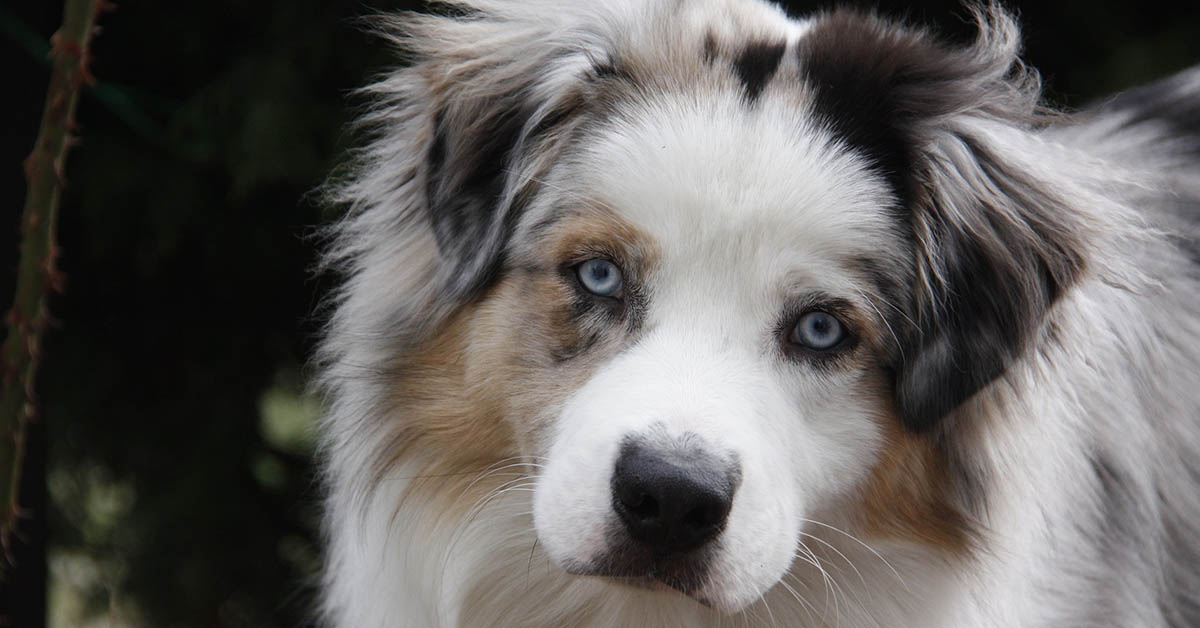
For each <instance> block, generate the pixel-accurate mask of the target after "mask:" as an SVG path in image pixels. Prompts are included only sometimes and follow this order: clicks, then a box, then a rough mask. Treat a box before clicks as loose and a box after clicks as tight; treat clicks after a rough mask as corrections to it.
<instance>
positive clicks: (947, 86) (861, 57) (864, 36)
mask: <svg viewBox="0 0 1200 628" xmlns="http://www.w3.org/2000/svg"><path fill="white" fill-rule="evenodd" d="M977 17H978V19H979V24H980V35H979V38H978V39H977V41H976V42H975V43H974V45H972V46H968V47H965V48H956V47H952V46H946V45H942V44H940V43H938V42H937V41H936V40H934V39H933V38H932V37H930V36H929V35H927V34H925V33H923V32H920V31H915V30H907V29H899V28H896V27H894V26H889V25H887V24H885V23H884V22H883V21H881V20H878V19H876V18H874V17H871V16H863V15H855V14H848V13H834V14H831V15H828V16H826V17H825V18H824V19H822V20H819V21H818V22H817V23H815V24H814V26H813V31H812V32H811V33H810V34H809V35H808V36H807V37H806V38H805V39H806V40H807V43H806V48H805V49H803V50H802V54H803V56H802V63H804V67H805V76H806V79H807V80H808V81H809V83H810V84H811V85H812V86H813V88H814V90H815V92H814V93H815V106H816V109H817V111H818V113H819V114H821V115H823V116H824V118H825V119H826V121H827V122H828V123H829V125H830V127H831V128H832V129H833V130H834V132H835V134H836V135H838V136H839V137H840V138H841V139H842V140H843V141H844V142H845V144H846V145H848V146H849V147H851V148H852V149H854V150H857V151H858V152H859V153H860V154H861V155H863V156H865V157H866V158H867V159H868V160H869V162H870V163H871V164H872V166H873V167H874V168H875V169H876V170H877V171H879V172H881V173H882V174H883V175H884V176H885V177H886V179H887V180H888V181H889V182H890V183H891V185H892V187H893V189H894V190H895V192H896V196H897V197H898V199H899V201H900V205H901V207H900V212H899V214H900V216H899V221H900V223H901V224H903V225H904V229H903V230H904V231H907V232H908V233H909V234H910V236H911V243H910V246H911V247H912V251H913V267H912V269H911V272H912V273H913V276H915V281H911V282H909V285H908V286H906V287H905V288H904V289H902V290H901V296H900V298H901V301H902V302H901V303H898V304H893V305H896V306H897V307H898V308H899V309H901V310H903V311H904V315H903V316H902V317H900V318H898V319H897V320H896V321H895V322H894V323H893V325H892V326H893V328H894V329H896V330H897V332H898V335H899V343H898V344H899V347H898V348H897V350H896V352H895V354H894V356H893V358H892V364H891V368H892V370H893V372H894V377H895V381H894V385H895V401H896V405H897V408H898V410H899V414H900V416H901V418H902V420H903V421H904V423H905V425H906V426H908V427H909V428H910V429H911V430H913V431H925V430H929V429H931V428H933V427H934V426H935V425H937V424H938V423H939V422H940V421H941V420H942V419H943V418H944V417H945V416H947V415H948V414H950V413H951V412H952V411H953V410H954V409H956V408H957V407H959V406H960V405H961V404H962V403H963V402H965V401H966V400H968V399H969V398H971V397H972V396H973V395H974V394H975V393H977V392H979V391H980V390H981V389H982V388H983V387H985V386H987V385H988V384H989V383H991V382H992V381H994V380H995V379H996V378H997V377H999V376H1000V375H1002V374H1003V373H1004V372H1005V370H1006V369H1007V368H1008V367H1009V365H1010V364H1012V362H1013V361H1014V360H1015V359H1017V357H1019V356H1020V355H1021V354H1022V352H1023V351H1025V349H1026V348H1028V346H1029V344H1030V341H1031V339H1033V338H1034V337H1035V336H1036V334H1038V333H1040V330H1041V328H1042V326H1043V324H1044V321H1045V318H1046V313H1047V311H1048V310H1049V308H1050V307H1051V305H1052V304H1053V303H1054V302H1055V299H1056V298H1057V297H1058V296H1059V295H1060V294H1061V293H1062V292H1063V290H1064V289H1065V288H1066V287H1068V286H1069V285H1070V284H1072V283H1073V282H1074V281H1075V280H1076V278H1077V277H1078V276H1079V274H1080V273H1081V271H1082V266H1083V255H1082V252H1081V251H1082V247H1081V245H1080V244H1079V243H1078V242H1077V241H1076V238H1078V237H1079V234H1080V233H1081V230H1082V227H1081V226H1080V225H1079V224H1078V222H1079V220H1080V219H1079V215H1078V213H1077V212H1074V211H1072V209H1071V207H1070V206H1069V204H1068V203H1065V202H1063V201H1062V200H1060V199H1059V198H1058V196H1057V195H1056V193H1055V192H1054V191H1053V190H1054V186H1053V185H1051V184H1048V183H1046V182H1043V181H1041V180H1039V177H1038V175H1037V174H1036V173H1035V168H1032V167H1031V166H1030V164H1028V163H1027V162H1026V160H1024V159H1023V158H1022V157H1021V156H1020V155H1019V154H1016V151H1019V149H1015V148H1012V147H1009V146H1006V145H1005V141H1006V140H1004V139H1003V138H1004V137H1006V134H1007V136H1008V137H1014V136H1015V135H1014V134H1016V135H1021V134H1026V133H1028V132H1029V131H1031V130H1033V128H1034V125H1036V124H1037V117H1038V113H1037V112H1038V109H1037V98H1038V93H1039V86H1038V84H1037V78H1036V76H1034V75H1032V74H1028V73H1025V72H1024V70H1023V68H1022V67H1021V65H1020V63H1019V61H1018V60H1017V42H1018V35H1017V29H1016V26H1015V25H1014V23H1013V22H1012V20H1011V18H1009V17H1008V16H1007V15H1005V14H1004V13H1003V12H1002V11H1000V10H999V9H998V8H995V7H992V8H991V9H988V10H981V11H979V12H978V13H977ZM1023 136H1024V137H1027V135H1023Z"/></svg>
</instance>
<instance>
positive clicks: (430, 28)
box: [326, 0, 602, 329]
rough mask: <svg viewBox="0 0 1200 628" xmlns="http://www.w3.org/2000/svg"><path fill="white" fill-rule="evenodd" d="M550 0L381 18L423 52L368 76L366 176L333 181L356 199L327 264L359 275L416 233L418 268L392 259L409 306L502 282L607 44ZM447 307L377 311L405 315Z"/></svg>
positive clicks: (411, 249) (433, 316)
mask: <svg viewBox="0 0 1200 628" xmlns="http://www.w3.org/2000/svg"><path fill="white" fill-rule="evenodd" d="M544 4H545V5H550V4H553V3H552V2H538V1H533V2H528V3H526V4H524V5H514V6H508V4H507V3H504V2H498V1H492V0H474V1H472V2H469V3H467V2H461V3H460V2H446V3H443V4H442V5H441V6H442V8H443V9H444V10H446V11H450V12H455V13H456V14H455V15H452V16H451V15H428V14H402V15H397V16H390V17H386V16H380V17H377V18H376V19H375V20H374V21H373V25H374V26H375V28H376V29H377V31H378V33H379V34H380V35H381V36H382V37H384V38H385V39H388V40H390V41H391V42H392V43H393V44H394V45H395V46H396V47H397V48H398V49H399V50H400V51H402V53H403V54H404V55H405V56H406V57H407V58H408V59H409V64H408V65H407V66H406V67H405V68H403V69H401V70H398V71H396V72H394V73H392V74H390V75H388V76H385V77H384V78H382V80H380V81H378V82H377V83H375V84H374V85H372V86H370V87H368V88H366V89H365V90H363V91H364V95H365V96H367V97H368V98H370V100H371V102H372V109H371V110H369V111H367V112H365V115H363V116H362V117H361V118H360V121H359V124H360V128H361V129H362V130H364V131H365V132H366V134H367V140H368V141H367V143H366V146H365V148H363V149H360V150H359V152H358V154H357V155H356V157H357V159H356V160H355V162H354V163H352V164H351V165H350V167H349V168H347V172H348V173H352V175H353V178H343V179H340V180H336V181H334V182H333V183H332V184H331V185H330V186H329V187H328V188H327V191H328V192H329V196H330V198H329V200H330V201H331V202H332V203H334V204H339V205H343V206H349V212H348V214H347V217H346V219H345V220H343V222H342V223H341V224H339V225H337V227H336V228H335V229H334V230H333V232H334V234H335V235H336V237H337V238H339V242H338V243H337V245H336V246H333V247H330V250H332V251H335V252H336V253H337V255H336V256H332V257H331V258H328V259H327V260H326V263H327V264H329V265H332V266H334V267H340V268H342V269H343V270H345V271H346V273H347V275H348V276H355V275H356V271H355V269H357V268H361V269H376V270H377V271H378V269H380V268H385V267H386V265H387V262H386V261H384V260H380V261H378V262H377V263H371V262H369V261H368V260H366V259H365V257H364V256H368V255H371V254H372V252H378V251H393V250H396V248H397V247H401V246H403V247H404V249H405V250H406V251H407V252H408V256H407V258H406V259H408V261H409V264H408V265H409V268H404V269H399V268H396V269H392V270H391V272H392V273H393V274H394V275H396V277H397V279H396V280H395V281H393V283H397V282H399V284H400V285H409V286H411V288H409V290H410V292H409V293H408V294H406V295H405V298H404V299H402V300H400V299H398V300H397V301H403V302H404V303H406V304H408V305H407V306H406V307H409V308H411V307H413V306H414V305H413V304H417V305H416V306H417V307H429V308H433V309H439V308H440V309H442V310H446V309H448V305H447V304H454V303H461V302H463V301H464V300H466V299H469V298H471V297H472V296H474V295H475V294H477V293H478V292H479V291H480V290H481V289H483V288H485V287H486V286H487V285H489V283H490V281H491V280H492V279H493V278H494V277H495V275H496V273H497V271H498V269H499V268H500V266H501V264H502V255H503V249H504V245H505V242H506V240H507V238H508V235H509V231H510V230H511V228H512V226H513V224H514V223H515V217H516V216H517V215H518V214H519V212H520V210H521V204H522V202H523V201H525V200H527V196H528V194H527V192H528V191H529V189H530V187H531V186H530V183H531V181H534V180H536V178H537V175H538V173H539V172H540V169H541V168H544V167H545V164H548V163H550V162H551V161H552V160H553V158H555V157H556V156H557V153H556V152H555V145H556V143H557V144H561V142H559V141H558V140H560V139H561V138H562V137H564V136H565V135H566V134H567V133H568V132H569V129H570V128H572V127H573V126H574V125H575V124H577V121H578V120H577V118H578V117H579V116H576V115H573V114H575V113H578V112H579V111H580V110H581V109H582V104H583V102H584V99H583V96H582V93H583V92H582V90H583V89H584V88H585V87H586V84H587V81H588V78H589V77H590V76H592V75H593V74H594V70H593V67H594V65H595V61H594V60H595V59H596V58H597V57H599V56H600V55H599V54H598V53H597V52H595V51H596V50H601V49H602V47H601V45H600V41H599V40H600V37H599V36H598V35H596V34H594V33H587V32H580V31H573V30H572V25H570V24H563V23H557V22H555V21H553V20H548V19H546V16H555V15H556V14H555V12H554V11H553V10H552V7H549V6H543V5H544ZM431 247H432V250H431ZM426 250H430V252H431V253H432V255H430V256H429V257H428V258H424V257H422V256H420V255H417V254H416V252H417V251H426ZM418 262H419V263H418ZM378 272H383V271H378ZM377 301H379V302H382V301H384V300H383V299H378V300H377ZM397 307H399V305H397ZM445 313H446V312H445V311H441V312H437V311H433V310H430V311H425V312H412V311H404V312H397V313H394V314H393V315H390V316H381V317H365V318H380V319H381V320H383V319H387V320H389V321H390V322H389V326H391V327H396V325H395V324H394V323H395V321H397V320H411V319H414V318H419V319H425V320H428V321H430V322H436V320H437V319H438V318H439V317H440V316H444V315H445ZM358 318H359V319H363V318H364V317H363V316H361V315H360V316H359V317H358ZM405 327H407V328H410V329H412V328H419V327H424V325H416V324H414V325H407V326H405Z"/></svg>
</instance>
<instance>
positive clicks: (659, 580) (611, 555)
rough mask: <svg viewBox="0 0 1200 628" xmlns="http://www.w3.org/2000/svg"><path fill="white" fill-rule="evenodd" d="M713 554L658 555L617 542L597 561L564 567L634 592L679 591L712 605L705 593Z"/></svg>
mask: <svg viewBox="0 0 1200 628" xmlns="http://www.w3.org/2000/svg"><path fill="white" fill-rule="evenodd" d="M714 554H715V550H714V548H710V547H702V548H699V549H696V550H693V551H691V552H687V553H682V554H671V555H662V554H655V553H654V552H651V551H649V550H648V549H647V548H645V547H644V546H641V545H639V544H635V543H629V542H618V543H614V544H612V546H610V549H609V550H608V551H607V552H605V553H604V554H603V555H602V556H600V557H599V558H597V559H594V560H592V561H590V562H588V563H577V564H571V565H566V566H565V568H566V570H567V572H568V573H572V574H575V575H580V576H597V577H603V578H605V579H607V580H609V581H611V582H614V583H617V584H621V585H624V586H629V587H634V588H638V589H647V590H653V591H663V592H666V591H675V592H679V593H682V594H684V595H686V596H688V597H690V598H692V599H694V600H696V601H697V602H700V603H701V604H704V605H705V606H712V602H711V601H710V600H709V598H708V596H707V595H705V592H706V587H707V585H709V583H710V577H709V572H710V565H711V563H712V560H713V555H714Z"/></svg>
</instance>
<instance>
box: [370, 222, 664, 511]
mask: <svg viewBox="0 0 1200 628" xmlns="http://www.w3.org/2000/svg"><path fill="white" fill-rule="evenodd" d="M539 251H542V252H543V253H542V255H544V257H542V258H541V259H538V260H537V263H536V264H534V265H532V267H531V268H526V269H519V268H518V269H512V270H510V271H509V272H507V273H506V274H505V275H504V277H503V278H502V279H501V280H500V282H499V283H498V284H497V285H495V286H494V287H493V288H492V289H491V290H489V291H488V292H487V293H486V294H485V295H484V296H483V297H481V298H480V299H479V300H478V301H476V302H474V303H472V304H469V305H466V306H464V307H463V308H462V309H460V310H459V311H458V312H457V313H456V314H455V315H454V316H452V317H451V318H450V319H448V320H447V322H446V323H445V324H444V325H443V326H442V327H441V328H440V329H439V330H438V331H437V332H436V333H435V334H433V335H432V336H431V337H430V339H429V340H428V341H426V342H425V343H423V344H422V345H420V346H419V347H417V348H415V349H414V350H413V351H412V352H411V353H410V354H408V355H407V356H406V357H405V359H404V361H403V364H402V366H401V368H400V370H399V373H400V375H399V377H398V378H397V380H396V383H395V384H394V387H393V396H392V399H393V402H394V408H393V412H392V415H393V416H395V417H397V419H396V423H395V424H393V425H389V426H387V427H386V428H385V429H387V430H389V436H390V437H389V438H386V439H384V442H386V445H385V446H384V447H383V448H382V451H381V453H380V455H379V456H378V457H377V459H378V460H379V465H378V466H379V468H378V469H377V470H376V471H377V475H378V476H379V477H381V478H382V477H384V476H386V473H387V471H388V469H390V468H393V467H394V466H395V465H396V464H397V462H398V461H400V460H402V459H404V458H405V457H406V456H409V455H413V454H417V453H419V454H420V458H421V459H424V460H428V461H429V462H428V463H427V465H426V468H424V469H422V470H421V476H422V479H421V480H420V481H417V482H414V483H413V484H412V485H411V488H410V493H415V492H420V493H421V498H422V499H439V500H447V502H446V506H447V509H448V510H449V511H452V512H455V513H461V512H462V510H463V509H466V508H469V507H470V506H471V504H473V503H475V502H476V500H477V499H479V498H482V497H484V496H486V495H487V493H488V491H493V490H497V489H498V488H499V487H501V486H502V485H503V484H504V483H505V482H512V481H520V480H521V479H522V477H524V476H525V474H526V473H527V471H528V470H527V469H525V468H517V469H515V470H506V471H505V472H501V473H495V474H493V475H490V476H488V478H487V479H486V481H479V482H476V480H477V479H478V478H479V476H480V475H481V474H482V473H484V472H486V471H487V470H488V469H489V468H492V467H494V466H495V465H498V464H500V463H502V461H506V460H507V459H509V458H512V459H513V460H516V458H515V457H517V456H526V457H527V456H530V455H533V454H535V453H539V452H544V450H545V446H546V445H547V444H548V443H546V442H544V439H545V435H546V433H547V430H548V428H549V427H550V425H551V424H552V422H553V420H554V419H555V418H556V415H555V412H556V411H555V409H556V408H558V407H561V405H562V404H563V403H564V402H565V400H566V399H567V398H568V397H569V396H570V395H571V394H572V393H573V392H574V391H575V390H577V389H578V388H579V387H580V386H582V385H583V383H584V382H585V381H586V380H587V377H588V376H590V375H591V373H592V372H593V371H594V370H595V368H597V367H598V366H599V365H600V364H602V363H603V360H604V359H606V358H607V357H611V355H612V354H613V353H615V352H616V351H617V350H618V349H619V348H620V346H622V344H623V343H624V342H625V341H626V340H627V336H628V332H627V329H626V327H625V325H624V324H623V323H622V322H620V321H614V322H611V323H610V324H608V325H607V326H606V327H605V328H598V329H597V328H595V324H594V323H593V324H592V327H593V328H590V329H585V328H583V326H582V325H581V324H579V323H577V322H575V321H574V318H575V317H574V314H573V312H574V308H575V302H576V300H577V299H578V296H577V295H576V292H575V288H574V286H573V285H571V283H570V281H571V280H570V278H569V277H565V276H564V273H563V272H562V269H563V268H564V266H567V265H570V264H574V263H578V262H582V261H584V260H585V259H588V258H589V257H595V256H597V255H607V256H609V257H612V258H613V259H614V260H615V261H617V262H618V263H620V264H621V265H622V268H623V269H625V270H626V272H627V274H628V275H627V276H628V277H629V279H628V281H636V277H637V276H639V275H643V276H644V273H645V272H647V268H648V265H651V264H653V263H654V261H655V259H656V254H655V253H654V249H653V247H652V246H651V245H650V240H649V239H648V238H647V237H646V236H645V235H644V234H642V233H640V232H639V231H637V230H636V229H635V228H634V227H632V226H630V225H629V224H627V223H625V222H623V221H621V220H619V219H617V218H616V217H614V216H612V215H611V214H609V213H607V212H606V211H603V210H598V211H587V212H584V213H581V214H578V215H573V216H570V217H567V218H564V219H563V220H562V221H561V222H560V223H558V224H556V225H554V226H553V228H552V229H551V231H550V232H549V233H548V234H547V236H546V242H545V246H542V247H539ZM591 333H597V334H602V335H603V339H602V340H601V341H598V342H596V343H595V346H592V347H590V348H589V350H588V351H587V354H586V355H580V356H578V358H573V359H570V360H568V361H560V360H556V359H555V356H556V354H557V353H561V352H563V351H565V350H567V349H569V348H570V347H573V346H575V345H577V344H579V343H580V342H581V340H582V339H583V338H582V335H583V334H591Z"/></svg>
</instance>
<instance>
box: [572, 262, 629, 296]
mask: <svg viewBox="0 0 1200 628" xmlns="http://www.w3.org/2000/svg"><path fill="white" fill-rule="evenodd" d="M576 272H577V273H578V275H579V283H580V284H581V285H583V288H584V289H585V290H587V291H588V292H590V293H592V294H594V295H597V296H601V297H611V296H616V294H617V293H618V292H620V291H621V269H619V268H617V265H616V264H614V263H612V262H610V261H608V260H604V259H591V260H588V261H586V262H584V263H582V264H580V265H579V267H578V269H577V270H576Z"/></svg>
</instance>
